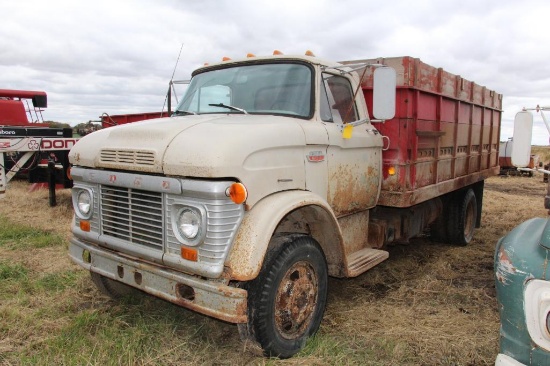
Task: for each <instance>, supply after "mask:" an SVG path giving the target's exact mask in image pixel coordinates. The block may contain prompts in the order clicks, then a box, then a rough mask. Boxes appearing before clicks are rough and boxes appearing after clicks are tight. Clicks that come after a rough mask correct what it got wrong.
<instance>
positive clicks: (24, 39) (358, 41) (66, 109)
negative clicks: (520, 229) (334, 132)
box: [0, 0, 550, 145]
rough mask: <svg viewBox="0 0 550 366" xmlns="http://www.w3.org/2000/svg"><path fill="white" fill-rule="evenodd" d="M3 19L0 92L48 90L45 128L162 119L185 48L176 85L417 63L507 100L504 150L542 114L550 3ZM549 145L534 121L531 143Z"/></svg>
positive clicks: (317, 6)
mask: <svg viewBox="0 0 550 366" xmlns="http://www.w3.org/2000/svg"><path fill="white" fill-rule="evenodd" d="M0 9H1V13H2V17H1V18H2V21H1V22H0V88H3V89H23V90H43V91H46V92H47V93H48V98H49V99H48V109H47V110H46V111H45V112H44V118H45V119H47V120H54V121H58V122H67V123H70V124H72V125H74V124H77V123H81V122H87V121H89V120H97V119H98V117H99V116H100V115H101V114H102V113H103V112H107V113H109V114H123V113H137V112H151V111H159V110H161V109H162V107H163V104H164V96H165V94H166V90H167V88H168V81H169V80H170V77H171V76H172V73H173V72H174V67H175V65H176V60H177V58H178V54H179V52H180V48H182V45H183V48H182V52H181V57H180V60H179V63H178V65H177V68H176V69H175V76H174V79H175V80H177V79H188V78H189V77H190V74H191V72H192V70H193V69H195V68H196V67H198V66H200V65H202V64H203V63H204V62H216V61H220V60H221V58H222V57H223V56H229V57H232V58H240V57H244V56H245V55H246V54H247V53H248V52H251V53H254V54H256V55H268V54H271V53H272V52H273V50H274V49H279V50H281V51H283V52H284V53H286V54H302V53H303V52H304V51H305V50H308V49H309V50H312V51H313V52H314V53H315V54H316V55H317V56H319V57H322V58H325V59H332V60H352V59H360V58H375V57H391V56H404V55H408V56H413V57H418V58H420V59H421V60H422V61H424V62H426V63H428V64H431V65H434V66H437V67H443V68H444V69H445V70H447V71H449V72H452V73H454V74H459V75H461V76H462V77H464V78H466V79H469V80H473V81H475V82H477V83H478V84H480V85H483V86H486V87H487V88H489V89H493V90H495V91H497V92H498V93H501V94H503V95H504V99H503V109H504V113H503V128H502V134H501V140H506V139H507V138H508V137H509V136H511V134H512V121H513V118H514V116H515V114H516V112H518V111H520V110H521V108H522V107H528V108H529V107H535V106H536V105H537V104H540V105H541V106H550V31H549V29H548V24H547V23H548V21H547V20H548V16H549V15H550V2H549V1H547V0H527V1H515V0H460V1H455V0H416V1H410V0H384V1H379V0H376V1H373V0H339V1H328V0H326V1H325V0H277V1H262V0H255V1H254V0H251V1H247V0H219V1H213V0H196V1H191V0H185V1H184V0H165V1H152V0H149V1H146V0H110V1H106V0H94V1H81V0H70V1H68V0H49V1H43V0H21V1H11V0H10V1H8V0H0ZM547 114H548V119H549V120H550V111H549V112H548V113H547ZM548 137H549V134H548V132H547V130H546V127H545V125H544V122H543V120H542V118H541V115H540V114H535V128H534V131H533V143H534V144H538V145H547V144H548Z"/></svg>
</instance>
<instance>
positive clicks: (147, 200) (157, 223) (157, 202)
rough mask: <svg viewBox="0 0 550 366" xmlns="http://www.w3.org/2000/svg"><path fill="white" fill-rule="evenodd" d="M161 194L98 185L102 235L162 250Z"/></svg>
mask: <svg viewBox="0 0 550 366" xmlns="http://www.w3.org/2000/svg"><path fill="white" fill-rule="evenodd" d="M163 226H164V224H163V204H162V194H161V193H157V192H149V191H143V190H139V189H131V188H121V187H112V186H101V230H102V233H103V234H104V235H108V236H112V237H114V238H118V239H122V240H125V241H129V242H131V243H133V244H138V245H143V246H146V247H150V248H154V249H159V250H162V249H163Z"/></svg>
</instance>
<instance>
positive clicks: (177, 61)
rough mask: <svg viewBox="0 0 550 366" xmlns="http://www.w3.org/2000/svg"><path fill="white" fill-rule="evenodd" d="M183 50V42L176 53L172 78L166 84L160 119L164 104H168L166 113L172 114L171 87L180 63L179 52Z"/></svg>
mask: <svg viewBox="0 0 550 366" xmlns="http://www.w3.org/2000/svg"><path fill="white" fill-rule="evenodd" d="M182 50H183V42H182V44H181V47H180V52H179V53H178V58H177V60H176V64H175V65H174V71H172V76H171V77H170V83H169V84H168V92H166V97H165V98H164V104H163V105H162V112H161V113H160V116H161V117H162V114H163V113H164V107H166V102H168V113H172V111H171V109H172V87H173V83H172V81H173V80H174V75H175V74H176V69H177V68H178V63H179V61H180V56H181V51H182Z"/></svg>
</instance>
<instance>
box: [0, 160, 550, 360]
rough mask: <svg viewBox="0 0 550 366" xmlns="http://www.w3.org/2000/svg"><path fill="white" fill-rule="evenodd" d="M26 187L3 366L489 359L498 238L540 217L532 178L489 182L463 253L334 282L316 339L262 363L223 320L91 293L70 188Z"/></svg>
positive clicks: (12, 244) (21, 193)
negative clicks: (76, 243)
mask: <svg viewBox="0 0 550 366" xmlns="http://www.w3.org/2000/svg"><path fill="white" fill-rule="evenodd" d="M543 159H544V158H543ZM545 161H548V159H546V160H545ZM27 189H28V185H27V184H25V183H24V182H17V181H15V182H12V183H10V185H9V188H8V191H7V194H6V197H5V198H4V199H3V200H1V201H0V365H19V364H39V365H47V364H71V365H84V364H92V365H106V364H116V365H118V364H126V365H234V364H236V365H279V364H280V365H489V364H494V360H495V357H496V354H497V352H498V331H499V318H498V311H497V306H496V299H495V290H494V284H493V255H494V247H495V243H496V242H497V240H498V239H499V238H500V237H501V236H503V235H504V234H505V233H506V232H508V231H509V230H511V229H512V228H513V227H514V226H516V225H517V224H519V223H520V222H522V221H525V220H527V219H529V218H531V217H545V216H546V215H547V212H546V210H545V209H544V207H543V198H544V195H545V192H546V184H545V183H543V182H542V176H541V175H535V176H534V177H532V178H528V177H507V178H503V177H493V178H490V179H489V180H487V182H486V190H485V197H484V212H483V216H482V227H481V228H480V229H478V230H477V231H476V235H475V239H474V241H473V242H472V243H471V244H470V245H469V246H467V247H454V246H450V245H447V244H444V243H435V242H431V241H430V240H429V238H428V237H427V236H426V237H421V238H418V239H415V240H414V241H412V242H411V243H410V244H409V245H399V246H394V247H391V248H390V249H389V250H390V258H389V259H388V260H387V261H385V262H384V263H382V264H381V265H379V266H378V267H376V268H374V269H372V270H371V271H369V272H367V273H365V274H363V275H361V276H359V277H357V278H354V279H345V280H338V279H331V281H330V283H329V286H330V287H329V299H328V307H327V311H326V314H325V317H324V319H323V323H322V325H321V329H320V331H319V333H318V334H317V336H316V337H315V338H313V339H312V340H311V341H310V342H309V343H308V345H307V347H306V348H305V349H304V350H303V351H302V352H301V353H299V354H298V355H297V356H296V357H294V358H292V359H289V360H270V359H264V358H261V357H258V356H255V355H254V354H252V353H249V352H247V351H246V350H245V349H243V346H242V344H241V343H240V342H239V338H238V333H237V328H236V327H235V326H233V325H231V324H226V323H223V322H220V321H217V320H215V319H211V318H208V317H205V316H201V315H198V314H195V313H193V312H190V311H187V310H185V309H182V308H178V307H176V306H175V305H172V304H169V303H166V302H164V301H161V300H158V299H155V298H151V297H147V296H144V297H140V298H135V299H128V300H126V301H123V302H114V301H111V300H109V299H108V298H106V297H104V296H102V295H100V293H99V292H98V291H97V290H96V289H95V288H94V286H93V285H92V282H91V280H90V277H89V275H88V273H87V272H86V271H84V270H81V269H79V268H78V267H76V266H75V265H73V264H72V263H71V262H70V261H69V259H68V257H67V243H68V239H69V237H70V232H69V227H70V222H71V216H72V208H71V203H70V192H68V191H64V192H58V206H57V207H55V208H50V207H48V199H47V192H34V193H28V192H27Z"/></svg>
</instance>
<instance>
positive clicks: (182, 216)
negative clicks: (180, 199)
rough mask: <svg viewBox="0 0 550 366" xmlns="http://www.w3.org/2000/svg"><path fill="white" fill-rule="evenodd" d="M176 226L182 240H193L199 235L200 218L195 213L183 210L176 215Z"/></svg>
mask: <svg viewBox="0 0 550 366" xmlns="http://www.w3.org/2000/svg"><path fill="white" fill-rule="evenodd" d="M176 224H177V228H178V231H179V232H180V234H181V235H182V236H183V237H184V238H187V239H189V240H193V239H195V238H196V237H197V235H198V234H199V231H200V228H201V218H200V216H199V214H198V213H197V212H196V211H194V210H191V209H183V210H181V211H180V212H179V214H178V217H177V221H176Z"/></svg>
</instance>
